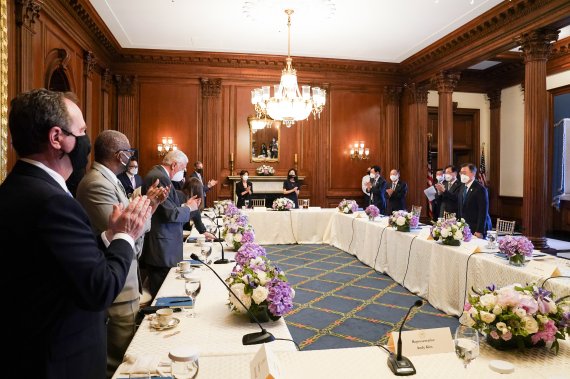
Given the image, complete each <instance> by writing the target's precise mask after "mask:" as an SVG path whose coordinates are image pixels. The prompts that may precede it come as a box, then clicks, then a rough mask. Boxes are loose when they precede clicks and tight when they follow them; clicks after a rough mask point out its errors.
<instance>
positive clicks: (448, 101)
mask: <svg viewBox="0 0 570 379" xmlns="http://www.w3.org/2000/svg"><path fill="white" fill-rule="evenodd" d="M459 77H460V75H459V73H457V72H445V71H441V72H439V73H438V74H437V75H436V76H435V78H434V82H435V84H436V88H437V92H438V94H439V108H438V128H437V131H438V139H437V153H438V160H439V161H440V162H441V163H444V162H448V163H449V164H453V100H452V96H453V90H454V89H455V87H456V86H457V82H458V81H459Z"/></svg>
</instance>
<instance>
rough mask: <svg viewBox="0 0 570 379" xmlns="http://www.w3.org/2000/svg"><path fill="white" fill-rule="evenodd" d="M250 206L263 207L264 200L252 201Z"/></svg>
mask: <svg viewBox="0 0 570 379" xmlns="http://www.w3.org/2000/svg"><path fill="white" fill-rule="evenodd" d="M251 205H252V206H253V207H265V199H252V200H251Z"/></svg>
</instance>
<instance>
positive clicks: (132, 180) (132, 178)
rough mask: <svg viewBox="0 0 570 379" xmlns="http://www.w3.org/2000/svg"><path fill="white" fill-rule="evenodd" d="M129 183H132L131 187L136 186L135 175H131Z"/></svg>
mask: <svg viewBox="0 0 570 379" xmlns="http://www.w3.org/2000/svg"><path fill="white" fill-rule="evenodd" d="M131 183H132V185H133V189H135V188H137V184H136V181H135V177H134V176H131Z"/></svg>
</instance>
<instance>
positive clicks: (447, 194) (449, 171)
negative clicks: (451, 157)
mask: <svg viewBox="0 0 570 379" xmlns="http://www.w3.org/2000/svg"><path fill="white" fill-rule="evenodd" d="M443 178H444V180H445V182H443V183H436V184H435V189H437V195H436V200H437V201H438V203H439V214H438V216H437V217H443V212H447V213H455V214H456V216H457V213H458V208H459V204H458V197H457V195H458V193H459V189H460V188H461V181H460V180H458V179H457V167H455V166H453V165H449V166H447V167H446V168H445V171H444V174H443Z"/></svg>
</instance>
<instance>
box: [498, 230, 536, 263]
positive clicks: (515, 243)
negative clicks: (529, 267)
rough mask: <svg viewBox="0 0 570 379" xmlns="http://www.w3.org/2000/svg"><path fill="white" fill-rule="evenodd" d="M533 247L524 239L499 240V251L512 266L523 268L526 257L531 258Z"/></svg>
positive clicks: (505, 238)
mask: <svg viewBox="0 0 570 379" xmlns="http://www.w3.org/2000/svg"><path fill="white" fill-rule="evenodd" d="M533 249H534V245H533V244H532V242H530V240H529V239H528V238H526V237H513V236H505V237H502V238H500V239H499V250H500V251H501V253H503V254H505V255H506V256H507V258H508V259H509V263H510V264H512V265H514V266H523V265H524V264H525V261H526V257H531V256H532V250H533Z"/></svg>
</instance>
